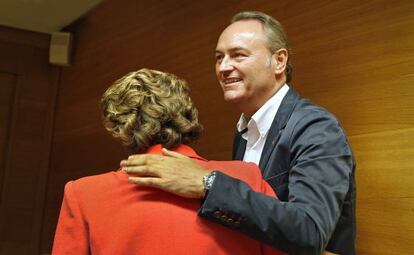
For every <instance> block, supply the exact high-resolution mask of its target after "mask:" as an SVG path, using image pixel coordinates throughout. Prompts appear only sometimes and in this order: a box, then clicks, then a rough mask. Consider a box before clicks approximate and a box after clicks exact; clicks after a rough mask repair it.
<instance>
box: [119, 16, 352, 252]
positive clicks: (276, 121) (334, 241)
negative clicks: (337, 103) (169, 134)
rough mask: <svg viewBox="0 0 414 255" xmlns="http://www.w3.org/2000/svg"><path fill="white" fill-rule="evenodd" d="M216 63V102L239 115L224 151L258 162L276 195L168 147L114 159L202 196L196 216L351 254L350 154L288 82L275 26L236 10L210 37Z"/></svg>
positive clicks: (279, 240) (150, 180)
mask: <svg viewBox="0 0 414 255" xmlns="http://www.w3.org/2000/svg"><path fill="white" fill-rule="evenodd" d="M216 59H217V62H216V74H217V77H218V80H219V82H220V84H221V87H222V89H223V92H224V99H225V100H226V101H228V102H230V103H232V104H233V105H235V106H236V107H237V108H238V109H240V111H241V112H242V113H243V114H242V116H241V118H240V120H239V122H238V124H237V130H238V132H237V134H236V136H235V140H234V146H233V157H234V158H235V159H243V160H244V161H249V162H255V163H256V164H258V165H259V167H260V168H261V170H262V174H263V177H264V178H265V179H266V181H267V182H268V183H269V184H270V185H271V186H272V187H273V189H274V190H275V191H276V193H277V195H278V196H279V198H280V200H281V201H278V200H276V199H274V198H271V197H268V196H265V195H262V194H257V193H255V192H253V191H252V190H251V189H250V188H249V187H248V186H247V185H246V184H245V183H244V182H242V181H240V180H238V179H234V178H231V177H230V176H228V175H225V174H223V173H222V172H220V171H215V172H212V173H208V172H207V171H206V170H205V169H203V168H200V167H198V166H195V165H194V164H192V162H190V160H188V159H187V158H185V157H182V156H177V155H176V154H174V153H171V152H169V151H167V150H164V153H165V154H166V155H167V156H169V157H162V156H152V155H144V156H132V157H130V158H129V159H128V161H124V162H122V163H121V164H122V165H123V166H124V168H125V169H126V170H127V171H128V172H130V173H138V174H140V175H142V177H131V178H130V181H131V182H135V183H137V184H140V185H148V186H153V187H158V188H160V189H163V190H166V191H169V192H172V193H175V194H178V195H180V196H184V197H190V198H203V202H202V204H201V208H200V210H199V215H200V216H201V217H204V218H206V219H208V220H212V221H216V222H217V223H220V224H222V225H225V226H228V227H231V228H233V229H234V230H236V231H240V232H243V233H246V234H248V235H249V236H251V237H253V238H255V239H258V240H261V241H264V242H267V243H269V244H270V245H273V246H274V247H276V248H278V249H280V250H282V251H285V252H288V253H290V254H320V253H321V252H322V251H323V250H324V249H326V250H327V251H330V252H333V253H337V254H355V246H354V242H355V179H354V174H355V172H354V169H355V162H354V158H353V155H352V151H351V148H350V145H349V143H348V140H347V138H346V135H345V133H344V131H343V129H342V127H341V126H340V124H339V123H338V121H337V120H336V119H335V117H334V116H333V115H332V114H330V113H328V112H327V111H326V110H324V109H323V108H321V107H319V106H316V105H314V104H313V103H312V102H310V101H308V100H306V99H303V98H301V97H299V95H298V94H297V93H296V92H295V91H294V90H293V88H291V87H289V86H288V85H287V83H288V82H290V79H291V66H290V64H289V47H288V43H287V39H286V36H285V33H284V32H283V28H282V27H281V25H280V24H279V23H278V22H277V21H276V20H274V19H273V18H272V17H270V16H268V15H266V14H264V13H260V12H244V13H239V14H237V15H235V16H234V17H233V20H232V23H231V24H230V25H229V26H228V27H227V28H226V29H225V30H224V31H223V33H222V34H221V36H220V38H219V40H218V43H217V48H216ZM246 130H247V131H246ZM230 219H231V220H230Z"/></svg>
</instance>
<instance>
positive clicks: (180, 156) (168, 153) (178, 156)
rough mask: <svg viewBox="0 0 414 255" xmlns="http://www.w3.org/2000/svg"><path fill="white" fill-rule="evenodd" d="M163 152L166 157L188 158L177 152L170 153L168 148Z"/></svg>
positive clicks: (163, 149)
mask: <svg viewBox="0 0 414 255" xmlns="http://www.w3.org/2000/svg"><path fill="white" fill-rule="evenodd" d="M162 152H163V153H164V155H165V156H170V157H174V158H187V156H184V155H183V154H180V153H178V152H175V151H170V150H168V149H166V148H162Z"/></svg>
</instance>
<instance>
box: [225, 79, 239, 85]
mask: <svg viewBox="0 0 414 255" xmlns="http://www.w3.org/2000/svg"><path fill="white" fill-rule="evenodd" d="M239 81H242V79H240V78H226V79H224V80H223V83H224V84H225V85H229V84H233V83H236V82H239Z"/></svg>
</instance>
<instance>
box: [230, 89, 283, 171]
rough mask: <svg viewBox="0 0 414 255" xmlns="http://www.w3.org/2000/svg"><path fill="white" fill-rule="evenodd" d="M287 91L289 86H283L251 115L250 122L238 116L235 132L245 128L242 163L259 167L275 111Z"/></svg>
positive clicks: (242, 116)
mask: <svg viewBox="0 0 414 255" xmlns="http://www.w3.org/2000/svg"><path fill="white" fill-rule="evenodd" d="M288 91H289V86H288V85H287V84H284V85H283V86H282V87H281V88H280V89H279V90H278V91H277V92H276V93H275V94H274V95H273V96H272V97H271V98H270V99H269V100H267V102H266V103H265V104H264V105H263V106H262V107H260V109H259V110H257V112H255V113H254V114H253V116H252V117H251V118H250V120H246V117H245V116H244V114H242V115H241V116H240V119H239V122H238V123H237V130H238V131H239V132H241V131H242V130H244V129H245V128H247V132H245V133H244V134H242V138H243V139H245V140H247V144H246V151H245V153H244V157H243V161H245V162H254V163H256V164H257V165H259V162H260V157H261V155H262V151H263V147H264V145H265V142H266V138H267V134H268V133H269V129H270V126H271V125H272V122H273V119H274V118H275V115H276V113H277V110H278V109H279V106H280V104H281V103H282V100H283V98H284V97H285V95H286V93H287V92H288Z"/></svg>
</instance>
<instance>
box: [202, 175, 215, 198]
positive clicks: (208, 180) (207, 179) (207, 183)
mask: <svg viewBox="0 0 414 255" xmlns="http://www.w3.org/2000/svg"><path fill="white" fill-rule="evenodd" d="M215 179H216V171H212V172H210V173H209V174H207V175H205V176H203V184H204V197H206V196H207V193H208V191H209V190H210V189H211V187H212V186H213V182H214V180H215Z"/></svg>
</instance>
